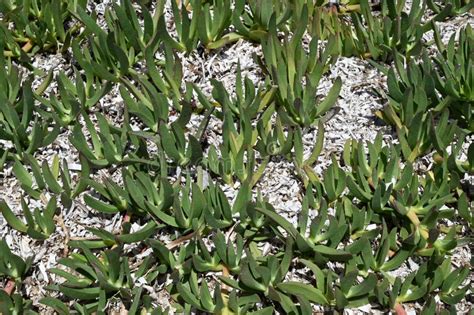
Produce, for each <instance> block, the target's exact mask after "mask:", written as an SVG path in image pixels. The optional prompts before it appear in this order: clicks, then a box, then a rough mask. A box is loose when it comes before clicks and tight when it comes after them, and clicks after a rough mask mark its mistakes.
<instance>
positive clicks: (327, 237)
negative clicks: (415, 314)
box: [0, 0, 474, 314]
mask: <svg viewBox="0 0 474 315" xmlns="http://www.w3.org/2000/svg"><path fill="white" fill-rule="evenodd" d="M87 2H88V1H86V0H78V1H49V0H30V1H19V0H18V1H13V0H8V1H3V2H2V3H1V4H0V19H1V21H0V47H1V50H2V51H3V54H1V55H0V140H1V141H0V171H1V170H4V169H7V168H11V169H12V175H13V176H14V177H15V178H16V180H17V183H18V184H19V186H21V192H22V196H21V200H19V203H20V205H21V209H20V211H16V209H15V207H13V205H12V204H9V203H8V202H7V201H5V200H1V201H0V214H1V217H2V219H4V220H5V221H6V222H7V224H8V225H9V227H10V228H12V229H14V230H16V231H17V233H21V234H25V235H27V236H28V237H30V238H32V239H34V240H35V241H36V242H38V243H41V242H44V244H46V242H48V240H49V239H50V237H51V236H52V235H53V234H55V233H57V230H58V229H59V227H58V226H59V225H60V222H61V221H62V214H63V213H64V211H70V210H71V209H73V208H74V207H78V206H80V207H82V208H84V209H86V210H87V211H88V214H89V215H90V216H98V217H103V216H111V215H118V216H120V217H121V218H122V225H121V227H120V229H119V230H118V231H111V230H107V229H104V228H92V227H88V228H87V232H88V235H91V237H87V238H85V239H71V240H69V241H68V242H67V244H65V246H66V247H67V249H68V251H65V252H68V253H66V254H65V255H63V257H60V258H59V259H58V267H55V268H52V269H50V270H48V271H47V272H48V273H49V274H50V275H54V277H52V279H55V280H54V281H51V282H50V283H49V285H48V286H47V287H46V289H47V295H46V296H44V297H43V298H42V299H40V300H39V304H38V305H37V304H34V303H33V301H32V300H31V297H29V296H27V295H26V294H25V291H24V290H22V288H23V286H24V284H25V279H26V278H28V277H29V276H30V275H31V270H32V269H34V268H36V266H35V264H34V257H28V258H22V257H20V256H18V255H16V254H15V253H13V252H12V249H11V248H10V247H9V245H8V244H7V241H6V240H4V239H2V240H0V253H1V254H0V284H3V283H5V284H6V285H5V288H4V290H1V289H0V313H2V314H23V313H25V314H36V313H39V312H42V311H44V310H45V308H47V309H48V310H49V311H50V310H54V311H55V312H56V313H58V314H94V313H96V314H105V313H106V312H109V311H111V308H112V306H111V305H114V304H115V305H120V307H121V308H122V309H126V310H127V311H128V312H129V313H130V314H146V313H152V314H167V313H172V312H178V313H186V314H190V313H201V312H202V313H218V314H273V313H275V312H279V313H291V314H312V313H313V311H314V309H315V307H316V306H319V307H324V308H326V309H330V310H334V311H337V312H342V311H343V310H344V309H347V308H357V307H360V306H363V305H367V304H370V305H372V307H374V308H378V309H381V310H383V311H388V310H390V309H395V310H399V309H400V308H403V303H406V302H415V301H416V302H418V303H419V304H420V305H422V307H423V310H422V312H423V314H433V313H434V312H435V311H438V310H439V309H443V312H445V313H449V312H451V313H453V312H455V311H456V305H457V304H458V303H460V302H461V301H462V300H463V299H465V296H466V294H468V293H469V292H472V287H471V284H470V283H469V277H470V276H472V266H468V265H465V266H459V265H455V264H453V263H452V258H451V257H452V255H453V252H454V250H455V249H456V248H457V247H460V246H464V245H466V244H469V243H471V242H472V227H473V225H474V209H473V207H472V198H473V196H472V184H469V183H467V184H466V182H465V180H464V179H465V177H467V176H472V175H473V174H474V144H472V134H473V131H474V129H473V126H474V122H473V115H474V114H473V111H474V104H473V102H474V100H473V95H474V94H473V93H474V92H473V91H474V69H473V65H474V63H473V58H474V32H473V31H472V28H471V27H469V26H468V27H466V28H464V29H462V30H461V31H460V36H459V37H458V38H455V37H452V38H451V39H450V40H449V42H448V43H447V44H443V43H442V41H441V39H440V36H439V34H438V29H437V25H436V22H437V21H439V20H444V19H446V18H449V17H450V16H454V15H457V14H462V13H465V12H467V11H468V10H469V9H470V8H472V5H471V4H472V2H469V1H467V2H465V1H444V2H439V1H434V0H426V1H424V0H417V1H413V2H412V5H411V7H410V9H409V10H408V12H407V11H406V9H405V1H402V0H399V1H388V0H387V1H385V0H382V1H381V2H380V5H379V6H378V7H375V6H372V5H370V4H369V1H368V0H361V1H349V2H347V3H343V4H342V5H341V6H340V7H338V6H335V5H334V4H332V3H329V4H328V3H325V2H324V1H312V0H311V1H310V0H295V1H281V0H258V1H246V0H235V1H231V0H224V1H219V0H209V1H198V0H182V1H174V0H173V1H171V2H170V4H169V8H170V12H169V14H171V16H172V18H170V19H169V20H167V16H168V15H166V14H165V9H166V4H167V3H166V1H156V3H155V4H156V6H153V10H152V9H151V7H152V6H150V5H149V3H148V1H140V4H136V3H133V2H132V1H130V0H121V1H119V2H118V3H115V4H114V5H112V7H111V9H110V10H108V11H106V14H105V16H104V18H103V21H102V22H103V23H102V22H100V21H99V18H98V16H97V14H96V12H94V11H92V12H91V11H90V9H88V5H87V4H88V3H87ZM426 8H429V9H430V10H432V11H433V18H432V19H431V20H430V21H425V22H423V21H424V20H423V19H422V16H423V14H424V12H425V9H426ZM377 11H378V12H377ZM170 23H171V24H172V29H173V30H172V31H171V30H170V29H169V26H170ZM429 29H433V31H434V34H435V40H434V42H435V43H436V46H437V50H438V51H437V53H436V54H435V55H433V56H429V55H428V53H427V51H426V49H425V48H426V46H427V45H428V44H429V43H425V42H423V35H424V33H425V32H427V31H428V30H429ZM2 35H3V36H2ZM308 37H311V39H310V40H308V41H307V40H306V39H307V38H308ZM237 40H249V41H252V42H253V43H255V44H256V45H261V47H262V52H263V54H262V56H257V55H255V56H254V58H255V60H256V61H257V62H258V64H259V65H260V66H261V70H262V72H263V73H264V75H265V77H266V80H265V82H264V83H263V84H261V85H259V86H255V84H254V83H253V82H252V81H251V80H250V79H249V78H247V77H243V76H242V73H241V69H240V65H239V67H238V69H237V75H236V81H235V89H234V90H233V91H232V92H229V91H227V90H226V88H225V87H224V85H223V83H222V82H219V81H216V80H213V81H212V86H213V89H212V93H211V95H210V96H207V95H206V94H205V93H204V92H203V91H202V90H201V89H200V88H199V87H198V86H197V85H195V84H192V83H190V82H184V80H183V69H182V62H181V61H182V58H185V57H186V56H187V55H188V54H191V53H194V52H196V51H200V50H202V49H205V50H214V49H225V47H226V46H227V45H229V44H230V43H233V42H235V41H237ZM23 44H24V45H23ZM26 45H28V47H26ZM69 48H71V49H69ZM51 51H56V52H61V53H64V54H70V55H69V57H71V58H72V59H73V60H74V64H73V65H72V66H71V71H70V72H69V73H67V72H59V73H57V74H54V73H53V72H50V73H47V74H44V73H40V72H39V71H31V76H28V77H26V78H23V77H22V75H21V73H22V72H21V71H26V70H24V69H22V70H21V71H20V65H19V63H21V64H22V65H24V66H26V67H27V68H33V66H32V64H31V63H30V60H29V58H31V57H34V55H35V54H38V53H45V54H48V53H50V52H51ZM340 55H345V56H359V57H362V58H367V59H371V62H372V64H373V65H374V66H376V67H377V68H378V69H379V70H380V71H382V72H383V73H385V74H386V75H387V93H386V95H385V94H383V95H382V97H384V98H386V100H387V104H386V106H385V108H384V109H383V110H382V111H380V112H378V113H377V115H378V116H379V117H380V118H382V119H383V120H384V121H386V122H387V123H388V124H391V125H393V127H394V129H395V131H396V135H397V137H398V141H397V142H396V143H394V144H389V145H388V144H384V141H383V138H382V136H381V135H378V136H377V137H376V139H375V140H374V141H372V142H367V143H364V142H362V141H356V140H354V139H351V140H349V141H347V143H346V144H345V146H344V150H343V152H340V154H338V155H333V156H331V164H330V165H329V166H328V167H327V168H326V169H325V170H324V172H322V174H318V173H317V172H316V171H315V166H316V165H317V163H318V160H319V159H320V155H321V153H322V151H323V148H324V133H325V126H324V121H325V115H327V113H328V111H330V110H331V109H333V108H334V106H335V104H336V103H337V101H338V97H339V94H340V91H341V89H342V87H343V84H344V82H343V81H342V80H341V79H340V78H336V79H335V80H334V82H333V83H332V86H331V87H330V88H329V89H328V91H327V92H326V93H322V92H321V91H320V89H319V88H320V84H319V83H320V81H321V79H322V78H323V77H324V75H325V74H326V73H327V71H328V70H329V69H330V68H331V67H332V66H333V64H334V63H335V62H337V57H338V56H340ZM391 61H393V63H392V64H389V63H388V62H391ZM375 62H381V63H380V64H378V63H375ZM34 76H36V79H39V80H37V81H40V84H39V85H38V86H37V87H36V88H33V79H34V78H35V77H34ZM52 82H55V83H56V87H57V88H52V87H51V86H52V85H51V83H52ZM114 88H115V89H117V90H118V91H120V95H121V96H122V98H123V104H121V106H120V107H121V112H122V113H123V115H121V119H120V122H119V123H116V122H114V121H112V120H111V119H109V117H107V113H106V112H105V111H104V110H103V108H101V106H100V103H101V100H102V99H103V97H104V96H105V95H107V94H108V93H109V92H110V91H111V90H112V89H114ZM193 117H198V118H199V121H200V125H199V127H198V128H197V130H196V131H190V129H189V126H190V121H191V119H192V118H193ZM211 119H215V120H217V121H219V122H220V123H221V125H222V137H221V139H220V140H221V141H220V142H219V143H218V144H215V143H214V144H209V143H207V142H206V131H207V128H208V124H209V121H210V120H211ZM137 125H139V128H137ZM315 128H317V137H316V138H315V139H314V144H313V146H312V148H311V153H310V154H309V156H305V155H304V145H303V137H304V135H305V134H306V133H307V132H308V130H314V129H315ZM66 132H67V133H68V134H69V138H68V141H69V143H70V144H71V146H73V147H74V148H75V150H76V151H77V152H78V155H79V163H78V165H76V167H75V168H74V169H72V168H71V167H70V165H69V164H68V162H67V160H66V159H60V158H59V157H58V156H54V157H52V158H51V159H50V160H44V159H43V158H42V157H41V155H40V154H39V153H41V150H42V148H45V147H46V148H47V147H49V146H51V144H52V143H54V142H55V141H56V139H57V137H58V135H59V134H61V133H66ZM469 139H471V140H469ZM469 141H471V142H469ZM466 148H467V149H466ZM421 157H424V158H426V159H432V162H433V163H431V164H430V166H429V167H428V168H427V169H426V170H424V171H422V170H418V169H417V168H416V163H417V162H419V161H420V158H421ZM272 159H285V160H287V161H289V162H291V163H293V165H294V169H295V173H296V176H297V177H298V179H299V180H300V183H301V187H302V188H301V189H302V194H301V198H300V199H299V200H298V202H299V204H300V211H299V212H298V213H297V220H296V223H293V221H290V220H289V219H288V218H286V217H285V216H283V215H282V214H281V213H279V212H278V211H277V209H276V208H275V206H276V205H272V204H270V203H269V202H268V200H266V199H265V198H263V197H262V194H261V193H260V192H259V190H258V189H257V188H256V185H257V183H258V182H259V180H260V179H261V177H262V175H263V174H264V173H265V171H266V167H267V165H268V163H269V162H270V161H271V160H272ZM103 169H106V170H109V171H111V172H110V174H112V173H114V172H115V176H112V175H110V176H106V175H103V174H104V173H99V171H100V170H103ZM99 174H102V175H101V176H99ZM116 174H119V175H120V176H116ZM469 185H470V186H469ZM226 187H227V188H228V187H232V188H234V189H235V190H236V192H237V193H236V196H235V198H234V199H233V200H231V199H230V198H229V197H228V195H227V194H226V189H225V188H226ZM446 222H456V223H453V224H446ZM137 226H139V227H138V228H137ZM62 228H64V227H62ZM10 245H11V244H10ZM409 259H411V260H415V261H417V262H418V263H419V268H418V269H417V270H416V271H413V272H411V273H409V274H408V275H406V276H405V277H397V276H394V275H393V271H394V270H397V269H398V268H400V267H402V266H404V265H406V264H407V262H408V260H409ZM156 292H161V293H163V294H166V296H167V297H168V299H169V304H170V305H171V308H161V307H160V306H159V305H157V302H158V301H157V295H156Z"/></svg>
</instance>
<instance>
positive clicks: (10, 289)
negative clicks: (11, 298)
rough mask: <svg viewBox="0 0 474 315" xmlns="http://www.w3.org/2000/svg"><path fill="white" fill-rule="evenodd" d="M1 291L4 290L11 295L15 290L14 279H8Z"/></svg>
mask: <svg viewBox="0 0 474 315" xmlns="http://www.w3.org/2000/svg"><path fill="white" fill-rule="evenodd" d="M3 291H5V292H6V293H7V294H8V295H11V294H12V293H13V291H15V281H14V280H12V279H9V280H8V281H7V284H6V285H5V288H3Z"/></svg>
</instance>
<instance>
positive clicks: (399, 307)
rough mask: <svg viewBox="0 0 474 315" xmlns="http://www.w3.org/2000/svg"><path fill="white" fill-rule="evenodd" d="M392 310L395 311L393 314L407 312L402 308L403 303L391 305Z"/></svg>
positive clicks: (405, 314)
mask: <svg viewBox="0 0 474 315" xmlns="http://www.w3.org/2000/svg"><path fill="white" fill-rule="evenodd" d="M393 310H394V311H395V314H397V315H407V312H406V311H405V309H404V308H403V305H401V304H400V303H397V304H395V306H394V307H393Z"/></svg>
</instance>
